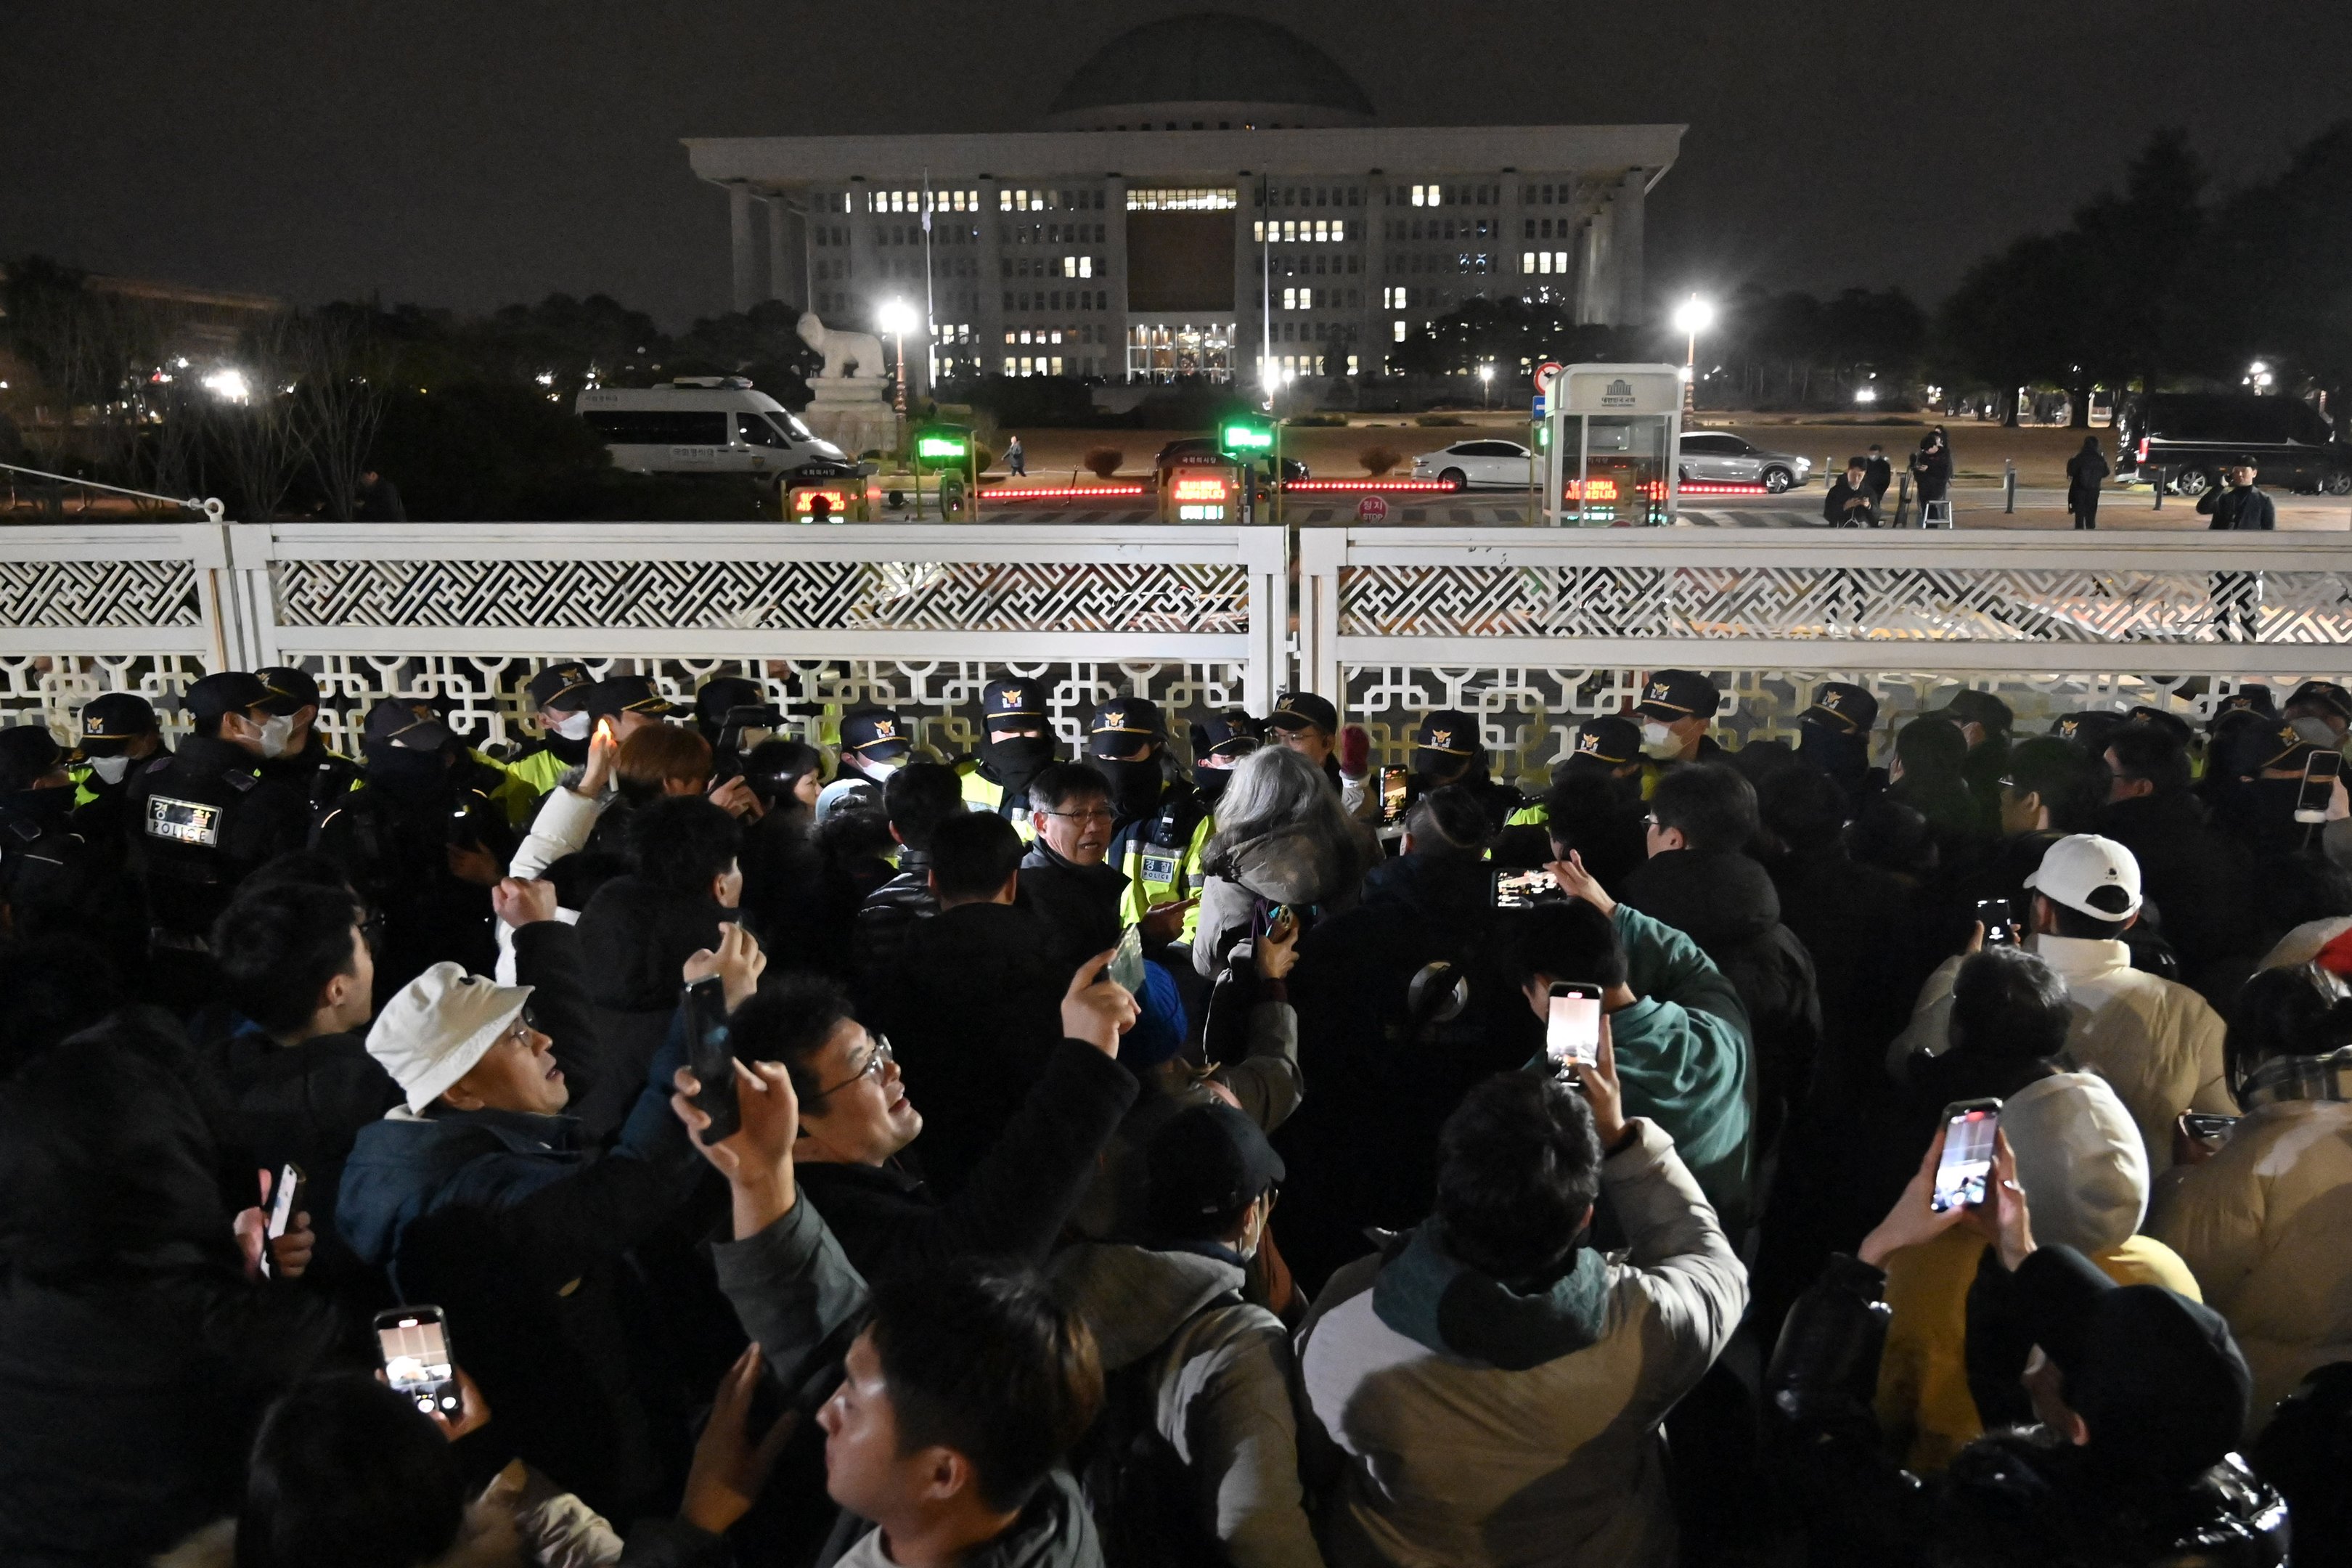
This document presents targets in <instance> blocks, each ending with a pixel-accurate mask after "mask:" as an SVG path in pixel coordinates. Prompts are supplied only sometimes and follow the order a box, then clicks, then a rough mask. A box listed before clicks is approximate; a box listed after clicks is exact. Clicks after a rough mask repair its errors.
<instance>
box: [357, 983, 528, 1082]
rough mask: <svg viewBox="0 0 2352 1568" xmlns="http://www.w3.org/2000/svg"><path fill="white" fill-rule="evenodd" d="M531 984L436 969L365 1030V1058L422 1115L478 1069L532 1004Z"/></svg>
mask: <svg viewBox="0 0 2352 1568" xmlns="http://www.w3.org/2000/svg"><path fill="white" fill-rule="evenodd" d="M530 990H531V988H530V986H528V985H501V984H499V983H498V982H497V981H495V980H489V979H486V978H484V977H483V976H481V975H479V974H468V973H466V966H465V965H464V964H462V963H436V964H435V965H434V966H433V967H432V968H430V969H428V970H426V971H425V973H422V974H420V975H418V976H417V977H416V978H415V979H414V980H412V981H410V982H409V983H408V984H405V985H404V986H402V987H401V988H400V994H398V995H396V996H394V998H393V999H392V1000H391V1001H390V1002H388V1003H386V1004H385V1005H384V1009H383V1012H381V1013H378V1014H377V1015H376V1016H375V1024H374V1026H373V1027H371V1028H370V1029H369V1030H368V1037H367V1048H368V1055H370V1056H372V1057H373V1058H375V1059H376V1061H377V1063H378V1064H379V1065H380V1066H382V1067H383V1070H384V1071H385V1072H387V1073H390V1074H391V1075H392V1080H393V1081H394V1083H396V1084H398V1085H400V1088H401V1092H402V1093H404V1094H405V1095H407V1096H408V1109H409V1110H412V1111H422V1110H424V1109H425V1107H426V1106H428V1105H430V1104H432V1103H433V1102H434V1101H435V1100H438V1099H440V1098H441V1096H442V1094H443V1093H444V1092H445V1091H446V1089H448V1087H449V1086H450V1085H451V1084H453V1083H456V1082H457V1080H458V1079H461V1078H463V1077H465V1076H466V1075H467V1073H469V1072H471V1071H473V1070H474V1064H475V1063H476V1062H478V1061H480V1060H481V1059H482V1058H483V1057H484V1056H486V1055H487V1054H488V1051H489V1048H490V1047H492V1046H495V1045H497V1044H498V1043H499V1037H500V1036H502V1035H504V1034H505V1033H506V1032H507V1030H508V1029H509V1028H510V1027H512V1026H513V1024H514V1021H515V1016H516V1015H517V1014H519V1013H520V1012H521V1011H522V1007H523V1004H524V1003H526V1002H528V1001H530Z"/></svg>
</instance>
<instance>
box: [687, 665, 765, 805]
mask: <svg viewBox="0 0 2352 1568" xmlns="http://www.w3.org/2000/svg"><path fill="white" fill-rule="evenodd" d="M783 723H784V710H782V709H781V708H779V707H777V706H776V705H775V704H774V703H772V702H771V701H769V700H768V693H767V691H766V689H764V688H762V687H761V684H760V683H759V682H758V681H756V680H746V679H743V678H742V677H741V676H740V675H721V676H715V677H713V678H712V679H709V680H706V681H704V682H703V683H702V686H701V689H698V691H696V692H695V694H694V727H695V728H696V729H697V730H699V731H701V732H702V738H703V739H704V740H706V741H708V742H710V755H711V769H710V776H711V777H712V778H714V779H717V780H719V782H720V783H722V784H723V783H725V782H726V781H727V780H729V779H735V778H741V777H742V776H743V771H744V770H743V756H744V753H745V752H749V751H750V750H751V748H752V747H754V746H756V745H758V744H759V743H760V742H762V741H764V740H766V739H767V738H768V737H769V736H771V735H772V734H774V733H775V732H776V731H778V730H780V729H782V728H783Z"/></svg>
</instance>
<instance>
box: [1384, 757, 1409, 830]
mask: <svg viewBox="0 0 2352 1568" xmlns="http://www.w3.org/2000/svg"><path fill="white" fill-rule="evenodd" d="M1411 793H1412V770H1411V769H1409V768H1395V767H1388V768H1382V769H1381V826H1382V827H1391V826H1395V825H1396V824H1397V823H1400V822H1402V821H1403V820H1404V813H1405V806H1406V805H1407V804H1408V800H1409V797H1410V795H1411Z"/></svg>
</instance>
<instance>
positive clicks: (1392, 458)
mask: <svg viewBox="0 0 2352 1568" xmlns="http://www.w3.org/2000/svg"><path fill="white" fill-rule="evenodd" d="M1357 457H1358V460H1359V461H1360V462H1361V463H1362V464H1363V465H1364V472H1366V473H1368V474H1370V475H1371V476H1372V478H1374V479H1379V478H1380V477H1381V475H1382V474H1385V473H1387V472H1388V471H1389V470H1390V469H1391V468H1395V467H1396V466H1397V465H1398V464H1399V463H1402V462H1403V461H1404V454H1403V453H1402V452H1400V451H1398V450H1397V449H1396V448H1395V447H1365V448H1364V449H1363V451H1361V452H1360V453H1359V454H1357Z"/></svg>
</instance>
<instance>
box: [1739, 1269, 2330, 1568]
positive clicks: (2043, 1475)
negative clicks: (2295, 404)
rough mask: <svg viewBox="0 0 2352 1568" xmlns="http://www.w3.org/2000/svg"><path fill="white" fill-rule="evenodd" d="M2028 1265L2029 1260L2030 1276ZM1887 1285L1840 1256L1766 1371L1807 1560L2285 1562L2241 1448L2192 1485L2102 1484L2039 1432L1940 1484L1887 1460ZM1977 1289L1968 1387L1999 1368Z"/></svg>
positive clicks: (1994, 1567)
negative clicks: (1878, 1410) (1876, 1401)
mask: <svg viewBox="0 0 2352 1568" xmlns="http://www.w3.org/2000/svg"><path fill="white" fill-rule="evenodd" d="M2046 1250H2050V1251H2053V1252H2063V1251H2064V1250H2065V1249H2064V1248H2063V1247H2056V1248H2049V1249H2046ZM1991 1267H1992V1268H1994V1269H1996V1270H1998V1265H1997V1264H1995V1265H1993V1266H1991ZM2032 1267H2034V1260H2033V1259H2032V1258H2029V1259H2027V1260H2026V1262H2025V1264H2024V1265H2023V1266H2022V1267H2021V1272H2022V1270H2023V1269H2028V1268H2032ZM2085 1267H2087V1265H2085ZM1998 1272H1999V1273H2000V1278H2001V1279H2008V1278H2010V1277H2009V1276H2008V1274H2007V1272H2006V1271H2005V1270H1998ZM1885 1279H1886V1277H1885V1275H1884V1274H1883V1273H1881V1272H1880V1271H1879V1270H1878V1269H1876V1268H1872V1267H1870V1265H1868V1264H1866V1263H1862V1262H1859V1261H1857V1260H1856V1259H1854V1258H1844V1257H1840V1258H1835V1259H1832V1263H1831V1267H1830V1269H1829V1272H1828V1273H1826V1274H1825V1275H1823V1276H1822V1279H1821V1280H1820V1282H1819V1283H1817V1284H1816V1285H1815V1286H1814V1287H1813V1288H1812V1289H1810V1290H1808V1291H1807V1292H1806V1293H1805V1295H1804V1297H1803V1299H1802V1300H1800V1301H1799V1302H1798V1303H1797V1305H1796V1308H1795V1309H1794V1310H1792V1311H1791V1312H1790V1314H1789V1323H1788V1327H1787V1328H1786V1329H1785V1330H1784V1331H1782V1333H1781V1336H1780V1348H1779V1349H1778V1350H1777V1351H1776V1352H1774V1354H1773V1357H1772V1366H1771V1370H1770V1372H1769V1373H1768V1374H1767V1376H1766V1379H1765V1395H1766V1397H1765V1400H1764V1409H1765V1411H1766V1425H1765V1449H1766V1454H1767V1458H1768V1460H1769V1463H1770V1464H1771V1466H1772V1467H1773V1471H1774V1473H1775V1476H1776V1479H1777V1480H1778V1482H1779V1483H1780V1496H1781V1497H1782V1498H1783V1499H1784V1500H1785V1502H1786V1505H1787V1507H1788V1508H1789V1510H1790V1512H1791V1514H1792V1515H1794V1516H1797V1517H1801V1518H1802V1519H1803V1520H1804V1521H1805V1522H1806V1526H1807V1528H1808V1529H1809V1530H1810V1531H1811V1532H1812V1536H1813V1541H1812V1553H1811V1561H1813V1562H1815V1563H1855V1564H1861V1563H1868V1564H1871V1565H1872V1568H1907V1565H1912V1564H1917V1565H1920V1568H1929V1565H1933V1568H2278V1565H2280V1564H2282V1563H2285V1562H2286V1560H2287V1521H2286V1510H2285V1509H2284V1507H2283V1506H2281V1504H2280V1502H2279V1497H2278V1493H2277V1492H2275V1491H2273V1490H2272V1489H2270V1488H2269V1487H2268V1486H2266V1485H2264V1484H2263V1482H2262V1481H2261V1480H2259V1479H2256V1478H2255V1476H2254V1475H2253V1473H2252V1471H2251V1470H2249V1469H2247V1468H2245V1466H2244V1464H2243V1463H2242V1461H2241V1460H2240V1459H2239V1458H2237V1457H2236V1456H2235V1455H2232V1456H2231V1457H2230V1458H2226V1459H2224V1460H2223V1461H2222V1462H2221V1463H2220V1464H2218V1465H2215V1466H2214V1467H2213V1468H2210V1469H2209V1470H2207V1471H2205V1472H2204V1473H2203V1474H2202V1475H2200V1476H2199V1477H2198V1478H2197V1479H2195V1480H2194V1481H2192V1482H2190V1483H2189V1484H2188V1485H2186V1486H2182V1487H2178V1488H2171V1489H2161V1490H2158V1489H2149V1488H2147V1487H2135V1488H2132V1489H2119V1488H2118V1487H2117V1486H2116V1485H2115V1484H2114V1483H2112V1482H2109V1481H2107V1480H2105V1479H2102V1478H2101V1474H2100V1468H2099V1466H2098V1463H2097V1460H2096V1458H2095V1456H2094V1454H2093V1451H2092V1449H2090V1448H2088V1447H2075V1446H2074V1445H2072V1444H2069V1443H2064V1442H2062V1441H2060V1440H2059V1439H2057V1438H2056V1437H2054V1436H2053V1435H2051V1434H2050V1433H2048V1432H2046V1431H2044V1430H2043V1429H2042V1428H2040V1427H2029V1428H2024V1429H2021V1430H2011V1431H2003V1432H1995V1433H1991V1434H1989V1435H1987V1436H1983V1437H1980V1438H1979V1439H1978V1440H1977V1441H1975V1442H1974V1443H1971V1444H1969V1446H1968V1447H1966V1448H1963V1449H1962V1450H1961V1451H1960V1453H1959V1456H1958V1458H1956V1459H1954V1461H1953V1462H1952V1466H1951V1468H1949V1469H1948V1470H1947V1471H1946V1472H1945V1473H1944V1475H1943V1476H1942V1477H1941V1478H1940V1479H1929V1478H1924V1477H1920V1476H1916V1475H1914V1474H1912V1473H1911V1472H1910V1471H1908V1470H1905V1469H1902V1468H1898V1467H1897V1466H1896V1465H1895V1463H1894V1462H1893V1461H1892V1460H1890V1459H1888V1458H1886V1457H1885V1446H1884V1441H1883V1439H1882V1437H1881V1436H1880V1433H1879V1430H1878V1425H1877V1421H1876V1418H1875V1417H1874V1415H1873V1414H1872V1408H1871V1405H1872V1399H1873V1396H1874V1391H1875V1389H1876V1387H1877V1383H1878V1361H1879V1352H1881V1350H1882V1349H1883V1348H1884V1346H1885V1338H1886V1322H1887V1318H1888V1315H1889V1314H1888V1312H1887V1310H1886V1308H1885V1306H1884V1305H1883V1304H1881V1303H1880V1301H1879V1300H1878V1295H1879V1291H1880V1290H1881V1289H1882V1288H1883V1287H1884V1286H1885ZM1983 1285H1984V1280H1983V1278H1982V1277H1981V1276H1980V1277H1979V1290H1978V1292H1977V1293H1972V1294H1971V1296H1970V1299H1969V1314H1970V1335H1969V1381H1970V1384H1971V1385H1975V1384H1978V1382H1979V1376H1980V1375H1982V1376H1984V1377H1987V1378H1990V1377H1991V1376H1992V1375H1993V1373H1992V1370H1991V1369H1990V1368H1988V1367H1982V1366H1980V1365H1979V1355H1978V1345H1979V1337H1978V1335H1977V1332H1976V1324H1975V1319H1976V1316H1977V1314H1978V1312H1979V1295H1980V1294H1981V1292H1982V1290H1983ZM2014 1349H2015V1356H2016V1364H2011V1365H2007V1366H2004V1367H2002V1368H2001V1369H2000V1373H2002V1374H2004V1375H2005V1378H2006V1381H2007V1382H2008V1383H2009V1384H2011V1385H2014V1384H2015V1382H2016V1378H2017V1374H2018V1373H2019V1372H2020V1371H2021V1368H2022V1363H2023V1352H2024V1347H2023V1345H2022V1344H2020V1345H2017V1346H2016V1347H2014ZM2122 1440H2123V1441H2125V1442H2126V1443H2128V1442H2129V1441H2130V1438H2129V1436H2128V1435H2126V1436H2125V1437H2124V1438H2123V1439H2122ZM2094 1441H2096V1437H2095V1438H2094Z"/></svg>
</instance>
